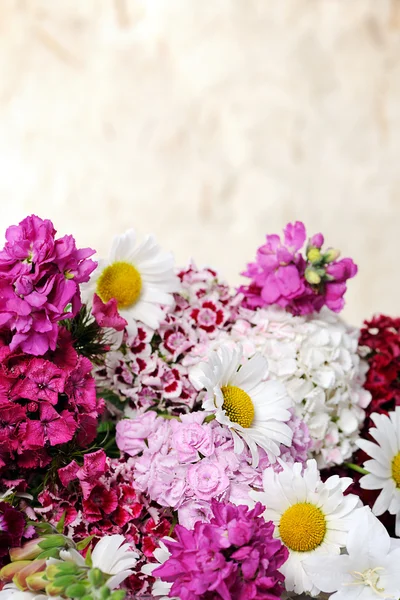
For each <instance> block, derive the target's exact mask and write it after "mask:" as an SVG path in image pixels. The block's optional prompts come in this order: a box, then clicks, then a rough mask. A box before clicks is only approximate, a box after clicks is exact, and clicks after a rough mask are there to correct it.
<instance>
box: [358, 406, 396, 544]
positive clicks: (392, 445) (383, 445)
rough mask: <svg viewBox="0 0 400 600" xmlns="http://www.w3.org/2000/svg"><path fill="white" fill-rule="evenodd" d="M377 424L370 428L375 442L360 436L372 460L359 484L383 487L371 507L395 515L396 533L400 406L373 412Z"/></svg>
mask: <svg viewBox="0 0 400 600" xmlns="http://www.w3.org/2000/svg"><path fill="white" fill-rule="evenodd" d="M371 419H372V421H373V422H374V425H375V427H372V428H371V429H370V430H369V434H370V435H371V437H373V438H374V440H375V441H376V444H374V443H373V442H370V441H369V440H363V439H360V440H358V442H357V444H358V446H359V447H360V448H361V450H364V452H365V453H366V454H368V456H371V460H367V461H366V462H365V463H364V467H365V468H366V470H367V471H369V474H368V475H365V476H364V477H361V479H360V485H361V487H362V488H363V489H365V490H382V491H381V493H380V494H379V496H378V498H377V499H376V501H375V504H374V506H373V508H372V510H373V512H374V514H375V515H377V516H379V515H382V514H383V513H384V512H385V511H387V510H388V511H389V512H390V514H391V515H396V535H400V407H399V406H397V407H396V409H395V411H394V412H390V413H389V416H386V415H380V414H378V413H373V414H372V415H371Z"/></svg>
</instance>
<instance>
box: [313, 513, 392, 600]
mask: <svg viewBox="0 0 400 600" xmlns="http://www.w3.org/2000/svg"><path fill="white" fill-rule="evenodd" d="M394 541H395V540H392V539H391V538H390V537H389V534H388V532H387V531H386V529H385V527H384V526H383V525H382V523H380V521H378V519H377V518H376V517H374V515H373V514H372V513H371V510H370V509H369V507H367V506H364V507H363V508H361V509H359V510H357V511H355V513H354V516H353V519H352V524H351V528H350V530H349V534H348V538H347V544H346V549H347V552H348V554H342V555H340V556H315V557H314V558H312V559H309V560H308V561H307V562H306V563H305V565H304V567H305V570H306V571H307V573H308V574H309V576H310V577H311V579H312V580H313V582H314V583H315V584H316V586H317V587H318V588H320V589H321V591H323V592H328V593H331V592H336V593H335V594H333V595H332V596H330V598H331V600H379V598H387V599H389V598H390V599H392V600H397V599H398V598H399V595H400V592H399V590H400V569H399V563H400V548H399V547H397V548H396V547H395V545H394V544H393V542H394Z"/></svg>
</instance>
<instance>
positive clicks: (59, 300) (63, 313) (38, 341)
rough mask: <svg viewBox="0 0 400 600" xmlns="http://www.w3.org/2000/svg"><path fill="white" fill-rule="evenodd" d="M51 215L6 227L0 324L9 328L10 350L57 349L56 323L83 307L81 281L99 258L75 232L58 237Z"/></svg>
mask: <svg viewBox="0 0 400 600" xmlns="http://www.w3.org/2000/svg"><path fill="white" fill-rule="evenodd" d="M55 234H56V231H55V229H54V227H53V225H52V223H51V221H48V220H45V221H44V220H42V219H40V218H39V217H37V216H35V215H32V216H30V217H27V218H26V219H24V220H23V221H21V223H20V224H19V225H14V226H12V227H9V228H8V229H7V231H6V240H7V242H6V245H5V246H4V248H3V250H1V251H0V328H1V330H2V333H3V334H9V333H11V336H12V338H11V341H10V349H11V350H16V349H21V350H22V351H23V352H27V353H29V354H33V355H35V356H42V355H43V354H45V353H46V352H47V350H49V349H50V350H55V348H56V344H57V337H58V322H59V321H62V320H63V319H67V318H71V317H73V316H75V315H76V314H77V312H78V311H79V309H80V307H81V298H80V291H79V284H80V283H82V282H84V281H88V280H89V277H90V274H91V272H92V271H93V270H94V269H95V268H96V263H94V262H93V261H92V260H88V257H89V256H91V255H92V254H94V251H93V250H91V249H90V248H85V249H83V250H78V249H77V248H76V245H75V240H74V238H73V237H71V236H64V237H63V238H60V239H55Z"/></svg>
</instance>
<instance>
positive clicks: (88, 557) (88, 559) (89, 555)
mask: <svg viewBox="0 0 400 600" xmlns="http://www.w3.org/2000/svg"><path fill="white" fill-rule="evenodd" d="M85 564H86V565H87V566H88V567H91V566H92V564H93V563H92V551H91V549H90V548H89V550H88V551H87V553H86V558H85Z"/></svg>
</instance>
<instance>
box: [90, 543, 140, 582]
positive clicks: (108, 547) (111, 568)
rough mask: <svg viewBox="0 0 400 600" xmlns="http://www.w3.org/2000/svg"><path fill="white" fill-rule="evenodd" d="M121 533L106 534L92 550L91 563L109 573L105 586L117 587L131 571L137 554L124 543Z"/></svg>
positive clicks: (137, 556)
mask: <svg viewBox="0 0 400 600" xmlns="http://www.w3.org/2000/svg"><path fill="white" fill-rule="evenodd" d="M125 542H126V540H125V537H124V536H123V535H106V536H104V537H103V538H101V540H100V541H99V542H98V543H97V544H96V546H95V549H94V550H93V552H92V565H93V567H95V568H97V569H100V571H102V572H103V573H105V574H106V575H111V576H112V577H110V579H108V581H107V584H106V585H107V587H109V588H110V589H111V590H112V589H114V588H116V587H118V586H119V585H120V584H121V583H122V582H123V581H124V580H125V579H126V578H127V577H129V575H131V573H133V570H132V569H133V567H134V566H135V565H136V562H137V559H138V558H139V554H138V553H137V552H134V551H132V550H131V548H130V545H129V544H127V543H125Z"/></svg>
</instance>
